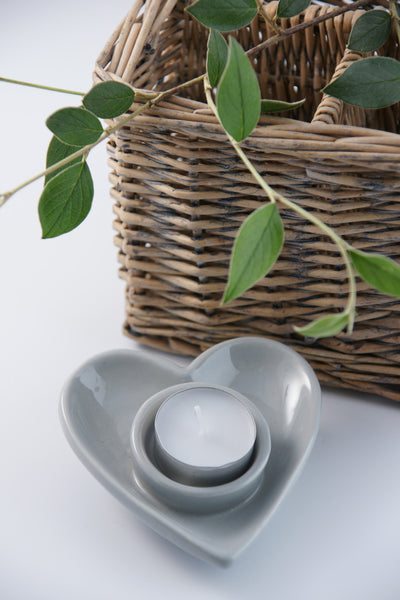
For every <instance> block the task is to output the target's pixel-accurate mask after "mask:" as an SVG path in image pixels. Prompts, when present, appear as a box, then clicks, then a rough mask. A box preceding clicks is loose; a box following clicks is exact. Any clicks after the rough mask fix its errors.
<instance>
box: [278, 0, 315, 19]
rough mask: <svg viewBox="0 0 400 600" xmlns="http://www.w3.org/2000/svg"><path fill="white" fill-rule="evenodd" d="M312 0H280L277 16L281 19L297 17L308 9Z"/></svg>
mask: <svg viewBox="0 0 400 600" xmlns="http://www.w3.org/2000/svg"><path fill="white" fill-rule="evenodd" d="M309 4H311V0H279V3H278V8H277V9H276V16H277V17H278V18H279V19H282V18H285V19H288V18H289V17H295V16H296V15H299V14H300V13H302V12H303V10H306V8H307V6H308V5H309Z"/></svg>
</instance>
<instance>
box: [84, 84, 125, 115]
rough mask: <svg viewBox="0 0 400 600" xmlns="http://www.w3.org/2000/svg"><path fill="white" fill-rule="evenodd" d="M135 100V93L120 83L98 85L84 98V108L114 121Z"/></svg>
mask: <svg viewBox="0 0 400 600" xmlns="http://www.w3.org/2000/svg"><path fill="white" fill-rule="evenodd" d="M134 99H135V92H134V91H133V90H132V88H130V87H129V86H128V85H125V84H124V83H119V82H118V81H104V82H103V83H98V84H97V85H95V86H94V87H92V89H91V90H90V91H89V92H88V93H87V94H86V96H85V97H84V98H83V104H84V106H85V107H86V108H87V109H88V110H90V111H91V112H92V113H94V114H95V115H97V116H98V117H101V118H103V119H113V118H114V117H118V116H119V115H122V114H123V113H125V112H126V111H127V110H128V109H129V108H130V107H131V105H132V102H133V101H134Z"/></svg>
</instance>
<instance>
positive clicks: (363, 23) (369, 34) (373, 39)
mask: <svg viewBox="0 0 400 600" xmlns="http://www.w3.org/2000/svg"><path fill="white" fill-rule="evenodd" d="M391 24H392V20H391V18H390V14H389V13H388V12H386V11H385V10H370V11H368V12H366V13H364V14H363V15H361V17H359V18H358V19H357V21H356V22H355V23H354V25H353V29H352V30H351V34H350V39H349V44H348V46H349V48H350V50H356V51H357V52H370V51H372V50H376V49H377V48H380V47H381V46H382V45H383V44H384V43H385V42H386V40H387V39H388V37H389V33H390V28H391Z"/></svg>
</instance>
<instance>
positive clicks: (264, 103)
mask: <svg viewBox="0 0 400 600" xmlns="http://www.w3.org/2000/svg"><path fill="white" fill-rule="evenodd" d="M305 101H306V99H305V98H303V99H302V100H297V102H283V100H261V112H262V113H274V112H282V111H284V110H294V109H295V108H299V107H300V106H302V105H303V104H304V102H305Z"/></svg>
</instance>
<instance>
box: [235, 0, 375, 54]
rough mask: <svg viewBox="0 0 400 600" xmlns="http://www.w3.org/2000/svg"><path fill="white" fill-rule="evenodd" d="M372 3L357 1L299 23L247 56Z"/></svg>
mask: <svg viewBox="0 0 400 600" xmlns="http://www.w3.org/2000/svg"><path fill="white" fill-rule="evenodd" d="M372 3H373V2H372V0H356V1H355V2H352V3H351V4H346V5H345V6H340V7H338V8H335V9H334V10H331V11H330V12H328V13H326V14H324V15H320V16H319V17H315V18H314V19H310V20H309V21H303V23H298V24H297V25H294V26H293V27H289V28H288V29H283V30H282V31H281V33H279V34H278V33H277V34H276V35H274V36H272V37H270V38H268V39H267V40H264V41H263V42H260V43H259V44H257V46H254V48H251V49H250V50H248V51H247V52H246V54H247V56H253V55H254V54H258V53H259V52H261V51H262V50H265V49H266V48H269V46H273V45H274V44H278V43H279V42H281V41H282V40H284V39H286V38H288V37H291V36H292V35H294V34H295V33H298V32H299V31H304V30H305V29H308V28H309V27H314V26H315V25H318V24H319V23H323V22H324V21H329V19H333V18H334V17H337V16H339V15H342V14H344V13H345V12H348V11H350V10H356V8H360V7H362V6H367V5H368V4H372Z"/></svg>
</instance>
